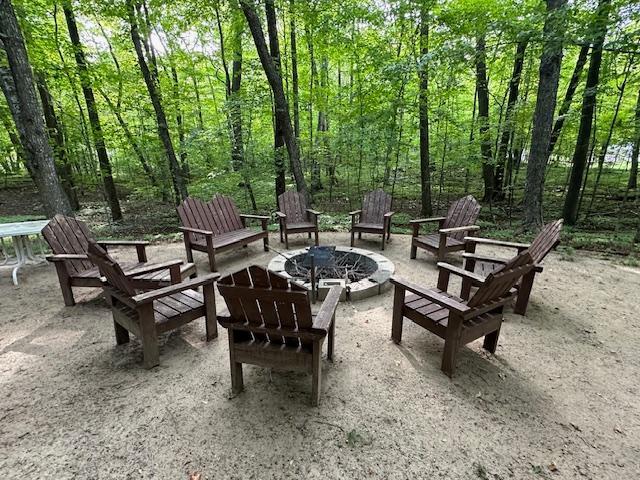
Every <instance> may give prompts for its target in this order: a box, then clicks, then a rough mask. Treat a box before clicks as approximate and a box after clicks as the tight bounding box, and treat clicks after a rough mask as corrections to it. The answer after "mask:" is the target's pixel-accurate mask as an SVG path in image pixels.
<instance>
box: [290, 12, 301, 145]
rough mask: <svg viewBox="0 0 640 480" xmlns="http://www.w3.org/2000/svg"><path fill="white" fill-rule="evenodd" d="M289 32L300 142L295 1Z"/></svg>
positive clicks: (295, 126) (294, 127)
mask: <svg viewBox="0 0 640 480" xmlns="http://www.w3.org/2000/svg"><path fill="white" fill-rule="evenodd" d="M289 24H290V26H289V30H290V31H291V32H290V36H291V84H292V85H291V87H292V89H293V132H294V135H295V136H296V139H297V140H298V142H299V141H300V92H299V81H298V43H297V35H296V17H295V0H289Z"/></svg>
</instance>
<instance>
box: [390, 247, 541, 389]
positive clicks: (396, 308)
mask: <svg viewBox="0 0 640 480" xmlns="http://www.w3.org/2000/svg"><path fill="white" fill-rule="evenodd" d="M438 268H439V277H438V286H437V288H424V287H421V286H419V285H416V284H414V283H411V282H408V281H406V280H401V279H398V278H392V279H391V283H392V284H393V285H394V286H395V293H394V297H393V320H392V327H391V338H392V339H393V341H394V342H396V343H400V342H401V340H402V324H403V320H404V318H405V317H406V318H408V319H409V320H411V321H412V322H414V323H416V324H417V325H420V326H421V327H423V328H425V329H427V330H429V331H430V332H432V333H434V334H435V335H437V336H438V337H440V338H442V339H444V353H443V354H442V371H443V372H444V373H446V374H447V375H448V376H449V377H451V376H453V374H454V372H455V368H456V357H457V354H458V350H459V349H460V347H462V346H464V345H466V344H467V343H469V342H472V341H474V340H476V339H478V338H480V337H484V345H483V347H484V348H485V349H486V350H488V351H489V352H491V353H495V350H496V347H497V345H498V337H499V335H500V327H501V325H502V320H503V315H502V309H503V307H504V305H507V304H509V303H510V302H511V301H512V300H513V298H514V296H515V295H516V290H515V289H513V286H514V285H515V283H516V282H517V281H518V280H519V279H520V278H521V277H522V276H523V275H526V274H527V273H528V272H529V271H530V270H531V269H532V268H533V260H532V258H531V256H530V255H529V253H528V252H527V251H524V252H522V253H520V254H519V255H517V256H516V257H514V258H513V259H512V260H510V261H509V262H508V263H507V264H505V265H502V266H501V267H500V268H499V269H497V270H495V271H494V272H492V273H491V274H489V275H488V276H487V278H486V279H484V280H482V279H480V278H479V277H477V276H476V275H475V274H473V273H471V272H468V271H466V270H464V269H462V268H458V267H454V266H453V265H449V264H448V263H443V262H439V263H438ZM451 274H454V275H458V276H461V277H462V278H474V281H478V282H481V283H479V288H478V290H477V291H476V293H475V294H474V295H473V296H472V297H471V298H470V299H469V300H464V299H463V298H461V297H458V296H456V295H452V294H450V293H448V292H447V290H448V287H449V276H450V275H451ZM407 292H409V295H407Z"/></svg>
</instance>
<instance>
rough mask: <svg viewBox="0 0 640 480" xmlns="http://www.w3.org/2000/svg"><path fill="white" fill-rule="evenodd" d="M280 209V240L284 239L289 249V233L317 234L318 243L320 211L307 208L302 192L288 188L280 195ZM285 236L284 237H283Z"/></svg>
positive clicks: (278, 213) (278, 212)
mask: <svg viewBox="0 0 640 480" xmlns="http://www.w3.org/2000/svg"><path fill="white" fill-rule="evenodd" d="M278 206H279V208H280V210H279V211H277V212H276V215H277V216H278V220H279V222H280V242H282V241H284V244H285V247H286V248H287V249H289V233H305V232H309V238H311V233H314V234H315V240H316V245H318V216H319V215H320V212H318V211H317V210H312V209H310V208H307V202H306V200H305V198H304V195H302V194H301V193H300V192H295V191H293V190H287V191H286V192H284V193H282V194H280V195H278ZM283 237H284V239H283Z"/></svg>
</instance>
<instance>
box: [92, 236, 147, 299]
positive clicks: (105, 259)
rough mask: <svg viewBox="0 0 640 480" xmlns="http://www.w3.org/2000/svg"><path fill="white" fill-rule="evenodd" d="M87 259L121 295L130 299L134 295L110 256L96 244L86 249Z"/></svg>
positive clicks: (128, 282)
mask: <svg viewBox="0 0 640 480" xmlns="http://www.w3.org/2000/svg"><path fill="white" fill-rule="evenodd" d="M87 255H88V256H89V259H90V260H91V261H92V262H93V263H95V264H96V265H97V266H98V269H99V270H100V273H101V274H102V275H104V276H105V277H106V278H107V282H108V283H109V285H110V286H111V287H113V288H115V289H116V290H119V291H120V292H122V293H123V294H125V295H127V296H129V297H131V296H134V295H135V294H136V291H135V289H134V288H133V286H132V285H131V282H130V281H129V279H128V278H127V277H126V275H125V274H124V272H123V271H122V268H121V267H120V265H119V264H118V262H116V261H115V260H114V259H113V258H111V256H110V255H109V254H108V253H107V252H106V251H105V250H104V249H103V248H102V247H101V246H100V245H98V244H97V243H95V242H90V243H89V246H88V248H87Z"/></svg>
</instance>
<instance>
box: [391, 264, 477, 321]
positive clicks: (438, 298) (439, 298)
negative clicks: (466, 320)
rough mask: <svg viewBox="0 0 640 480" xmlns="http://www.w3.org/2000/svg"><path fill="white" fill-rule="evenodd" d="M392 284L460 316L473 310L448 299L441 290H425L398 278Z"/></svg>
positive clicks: (392, 278)
mask: <svg viewBox="0 0 640 480" xmlns="http://www.w3.org/2000/svg"><path fill="white" fill-rule="evenodd" d="M467 273H468V272H467ZM390 282H391V283H392V284H393V285H396V286H399V287H400V288H402V289H404V290H408V291H409V292H411V293H415V294H416V295H418V296H420V297H422V298H426V299H427V300H431V301H432V302H434V303H437V304H438V305H440V306H441V307H444V308H446V309H447V310H453V311H455V312H457V313H460V314H465V313H466V312H469V311H470V310H471V308H470V307H468V306H467V305H465V304H464V303H460V302H458V301H457V300H456V299H454V298H451V297H447V296H446V295H444V292H442V291H441V290H435V289H427V288H423V287H421V286H419V285H416V284H415V283H412V282H408V281H406V280H401V279H399V278H397V277H391V279H390Z"/></svg>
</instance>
